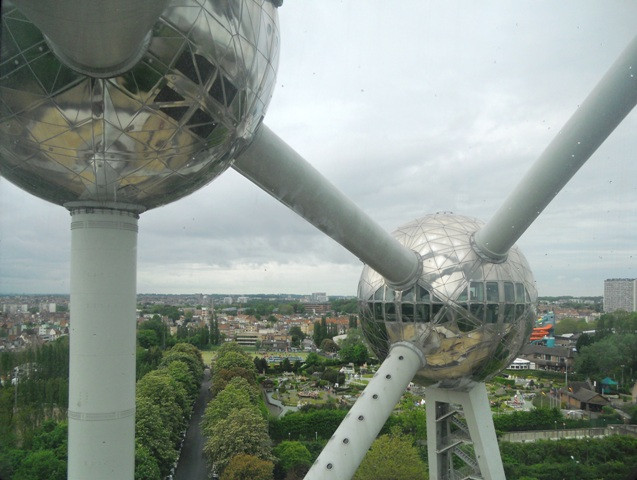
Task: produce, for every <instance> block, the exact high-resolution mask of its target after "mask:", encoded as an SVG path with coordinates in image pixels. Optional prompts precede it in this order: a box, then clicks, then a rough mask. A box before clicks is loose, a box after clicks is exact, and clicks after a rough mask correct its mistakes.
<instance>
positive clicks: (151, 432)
mask: <svg viewBox="0 0 637 480" xmlns="http://www.w3.org/2000/svg"><path fill="white" fill-rule="evenodd" d="M203 369H204V363H203V359H202V356H201V352H200V351H199V350H198V349H197V348H196V347H194V346H193V345H190V344H188V343H178V344H176V345H175V346H174V347H172V348H171V349H170V350H167V351H166V352H164V354H163V356H162V359H161V362H160V363H159V366H158V368H157V369H156V370H152V371H150V372H148V373H146V374H145V375H144V376H143V377H142V378H141V379H140V380H139V381H138V382H137V388H136V393H135V395H136V397H135V403H136V407H137V411H136V415H135V442H136V445H135V479H136V480H158V479H160V478H163V477H165V476H166V475H167V474H168V473H169V472H170V469H171V468H172V466H173V464H174V463H175V461H176V460H177V457H178V454H179V446H180V441H181V439H182V438H183V434H184V432H185V429H186V426H187V422H188V419H189V418H190V414H191V411H192V404H193V403H194V400H195V398H196V396H197V393H198V391H199V385H200V382H201V378H202V376H203Z"/></svg>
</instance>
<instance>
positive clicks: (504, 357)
mask: <svg viewBox="0 0 637 480" xmlns="http://www.w3.org/2000/svg"><path fill="white" fill-rule="evenodd" d="M481 226H482V223H481V222H479V221H478V220H475V219H473V218H469V217H464V216H460V215H452V214H446V213H445V214H435V215H428V216H426V217H423V218H420V219H418V220H414V221H413V222H410V223H408V224H406V225H404V226H402V227H400V228H398V229H397V230H396V231H395V232H394V233H393V235H394V236H395V237H396V238H397V239H398V240H399V241H400V242H401V243H403V244H404V245H406V246H408V247H409V248H411V249H412V250H414V251H415V252H418V253H419V254H420V255H421V257H422V266H423V271H422V275H421V276H420V279H419V280H418V284H417V285H415V286H413V287H412V288H410V289H408V290H404V291H396V290H394V289H393V288H391V287H389V286H387V285H386V284H385V281H384V279H383V277H381V276H380V275H379V274H378V273H376V272H375V271H373V270H372V269H370V268H369V267H367V266H365V267H364V268H363V273H362V274H361V279H360V282H359V285H358V299H359V304H360V309H361V319H362V328H363V331H364V333H365V336H366V338H367V340H368V341H369V343H370V345H371V347H372V349H373V350H374V352H375V353H376V354H377V355H378V356H379V358H381V359H384V358H385V356H386V355H387V353H388V351H389V347H390V346H391V344H393V343H395V342H400V341H409V342H412V343H413V344H415V345H416V346H417V347H418V348H420V349H421V351H422V352H423V354H424V356H425V359H426V362H427V365H426V366H425V367H424V368H423V369H421V370H420V371H419V374H418V376H419V377H420V378H421V379H423V380H425V381H426V382H429V383H431V382H438V381H442V382H443V384H444V385H449V386H451V385H454V384H457V383H459V382H461V381H464V380H467V379H468V380H477V381H479V380H484V379H486V378H488V377H490V376H493V375H495V374H496V373H497V372H499V371H500V370H502V369H503V368H506V367H507V366H508V364H509V363H510V362H511V361H512V360H513V359H514V358H515V356H516V355H517V354H518V352H519V351H520V349H521V348H522V346H523V344H524V342H525V341H526V339H528V337H529V334H530V332H531V328H532V325H533V321H534V319H535V305H536V301H537V291H536V288H535V282H534V280H533V275H532V273H531V270H530V269H529V266H528V264H527V262H526V259H525V258H524V256H523V255H522V253H520V251H519V250H518V249H517V247H513V248H512V249H511V250H510V251H509V254H508V257H507V259H506V260H505V261H504V262H502V263H499V264H495V263H489V262H486V261H485V260H483V259H482V258H480V257H479V256H478V255H477V254H476V253H475V252H474V250H473V249H472V247H471V237H472V234H473V233H474V232H476V231H477V230H478V229H479V228H480V227H481Z"/></svg>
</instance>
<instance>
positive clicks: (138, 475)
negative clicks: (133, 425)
mask: <svg viewBox="0 0 637 480" xmlns="http://www.w3.org/2000/svg"><path fill="white" fill-rule="evenodd" d="M158 478H161V472H160V470H159V465H158V463H157V459H155V457H153V456H152V454H151V453H150V450H148V448H146V447H144V446H143V445H140V444H139V441H137V440H136V441H135V480H157V479H158Z"/></svg>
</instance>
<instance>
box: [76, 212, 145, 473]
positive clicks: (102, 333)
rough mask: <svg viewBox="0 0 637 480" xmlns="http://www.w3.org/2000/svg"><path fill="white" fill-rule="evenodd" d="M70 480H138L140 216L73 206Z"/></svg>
mask: <svg viewBox="0 0 637 480" xmlns="http://www.w3.org/2000/svg"><path fill="white" fill-rule="evenodd" d="M70 210H71V320H70V373H69V409H68V419H69V444H68V478H69V479H70V480H86V479H89V478H90V479H91V480H112V479H118V480H132V479H133V475H134V468H135V341H136V340H135V318H136V314H135V310H136V274H137V272H136V270H137V218H138V215H137V214H134V213H129V212H125V211H119V210H107V209H99V208H81V207H77V208H71V209H70Z"/></svg>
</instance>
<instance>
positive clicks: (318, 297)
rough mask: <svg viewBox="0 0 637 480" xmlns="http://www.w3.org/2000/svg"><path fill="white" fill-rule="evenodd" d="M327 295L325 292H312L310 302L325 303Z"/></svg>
mask: <svg viewBox="0 0 637 480" xmlns="http://www.w3.org/2000/svg"><path fill="white" fill-rule="evenodd" d="M327 301H328V299H327V295H326V294H325V292H314V293H312V295H311V297H310V302H311V303H327Z"/></svg>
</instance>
